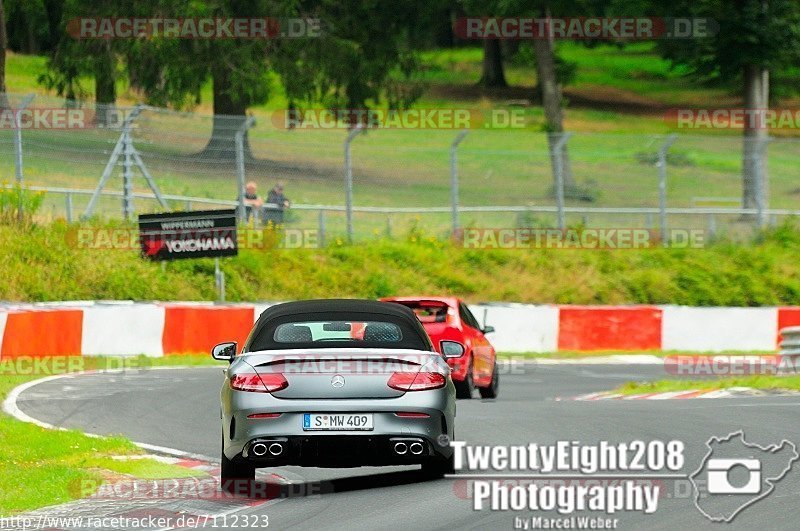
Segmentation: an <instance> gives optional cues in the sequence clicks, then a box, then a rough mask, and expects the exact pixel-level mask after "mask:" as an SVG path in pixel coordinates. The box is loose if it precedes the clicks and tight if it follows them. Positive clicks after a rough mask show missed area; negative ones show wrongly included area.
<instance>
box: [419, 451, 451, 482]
mask: <svg viewBox="0 0 800 531" xmlns="http://www.w3.org/2000/svg"><path fill="white" fill-rule="evenodd" d="M455 471H456V467H455V455H452V456H450V457H449V458H447V459H435V460H433V461H430V462H427V463H423V464H422V473H423V474H424V475H425V477H427V478H430V479H440V478H443V477H444V476H445V474H454V473H455Z"/></svg>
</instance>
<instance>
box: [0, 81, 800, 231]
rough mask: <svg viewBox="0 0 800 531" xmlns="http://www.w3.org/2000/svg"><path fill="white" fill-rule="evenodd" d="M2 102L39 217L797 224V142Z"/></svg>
mask: <svg viewBox="0 0 800 531" xmlns="http://www.w3.org/2000/svg"><path fill="white" fill-rule="evenodd" d="M5 102H6V104H5V105H6V109H5V110H4V111H3V112H4V114H3V116H4V121H3V124H2V127H0V161H2V162H0V182H2V184H3V185H4V186H6V187H13V186H15V185H17V184H21V185H22V186H24V187H26V188H29V189H32V190H40V191H44V192H45V194H46V197H45V204H44V208H43V209H42V210H41V212H40V215H41V216H42V217H43V218H45V219H54V218H66V219H67V220H69V221H73V222H77V221H79V220H80V219H81V218H86V217H90V216H97V217H101V218H120V217H125V218H128V219H133V218H134V216H135V215H136V214H137V213H148V212H156V211H163V210H191V209H207V208H221V207H228V208H230V207H233V206H237V205H240V204H241V198H242V195H243V193H244V190H243V187H244V184H245V183H246V182H249V181H254V182H256V183H257V184H258V186H259V194H260V195H261V196H262V197H264V196H266V192H267V190H269V189H270V188H271V187H272V186H273V185H274V184H275V183H277V182H282V183H284V185H285V193H286V195H287V196H288V197H289V198H290V199H291V201H292V205H291V208H290V209H288V210H287V211H286V212H285V215H284V222H285V223H286V224H287V225H288V226H294V227H298V228H309V229H320V230H322V231H323V233H324V234H325V235H326V236H327V237H328V238H343V239H346V238H348V237H349V238H353V239H366V238H373V237H380V236H382V235H393V236H397V235H401V234H417V233H420V234H422V233H424V234H429V235H436V236H446V235H448V234H451V233H452V231H453V230H454V229H457V228H458V227H481V228H553V227H555V228H558V227H563V226H578V225H580V226H587V227H609V228H613V227H624V228H649V229H659V228H660V229H662V230H665V229H667V228H683V229H695V228H701V229H706V230H708V231H711V232H713V233H729V234H738V233H741V232H746V231H752V228H753V227H759V226H763V225H765V224H769V223H776V222H778V221H779V220H780V219H781V218H783V217H785V216H790V215H796V214H797V213H798V211H800V207H798V202H800V181H798V179H797V177H796V172H797V170H796V167H797V163H798V161H800V140H798V139H794V138H772V139H769V141H768V142H767V141H761V140H753V142H758V145H757V146H755V147H754V149H747V150H743V139H742V137H741V135H733V134H730V135H722V134H713V135H705V136H699V135H683V134H681V135H642V134H603V133H576V134H572V135H568V136H567V135H563V136H562V135H555V136H552V137H551V138H549V139H548V135H547V134H546V133H536V132H532V131H530V130H519V129H517V130H514V129H505V130H490V129H478V128H476V129H472V130H468V131H460V130H454V129H449V130H447V129H365V130H361V129H359V130H348V129H346V128H344V127H332V128H327V129H326V128H318V129H308V128H303V129H287V128H286V127H283V123H282V119H281V118H280V117H279V116H278V115H277V114H276V115H271V114H268V113H261V114H259V115H257V116H255V117H252V118H251V119H249V120H246V121H243V120H242V118H241V117H224V116H217V117H212V116H210V115H203V114H196V113H179V112H174V111H170V110H165V109H157V108H152V107H144V106H140V107H103V106H101V107H99V108H98V107H97V106H96V105H94V104H92V103H87V102H70V101H66V102H65V100H64V99H62V98H55V97H51V96H42V95H36V96H35V97H33V96H24V95H16V94H8V95H6V96H5ZM22 109H24V110H25V112H22V111H21V110H22ZM48 112H49V113H50V114H49V115H48ZM59 113H60V114H59ZM70 113H72V114H70ZM57 114H58V116H56V115H57ZM62 114H63V115H64V120H66V121H58V120H59V117H61V115H62ZM9 117H11V119H9ZM37 120H38V121H37ZM70 120H72V122H70ZM548 140H550V141H548ZM559 144H560V149H557V150H554V148H553V146H554V145H555V146H557V147H558V145H559ZM556 151H558V152H556ZM745 152H746V153H748V154H749V155H748V156H752V157H757V158H758V160H756V161H754V165H755V167H756V168H761V169H762V171H760V172H756V178H757V179H758V182H757V183H755V185H753V186H754V187H755V188H754V189H755V190H756V192H757V195H756V201H755V204H753V205H743V204H742V189H743V180H742V165H743V163H744V160H743V153H745ZM554 159H556V160H558V162H559V164H555V165H554V164H552V161H553V160H554ZM554 167H555V170H554V169H553V168H554ZM767 176H768V179H767ZM767 182H768V183H769V185H768V186H767ZM745 206H747V208H745Z"/></svg>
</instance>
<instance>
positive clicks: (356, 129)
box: [344, 124, 364, 242]
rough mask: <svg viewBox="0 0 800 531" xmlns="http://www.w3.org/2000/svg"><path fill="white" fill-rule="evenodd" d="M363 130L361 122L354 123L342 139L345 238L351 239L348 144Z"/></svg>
mask: <svg viewBox="0 0 800 531" xmlns="http://www.w3.org/2000/svg"><path fill="white" fill-rule="evenodd" d="M363 131H364V128H363V126H362V125H361V124H358V125H356V126H355V127H354V128H353V130H352V131H350V133H348V135H347V138H346V139H345V141H344V202H345V209H346V210H347V239H348V241H351V242H352V241H353V164H352V160H351V159H350V144H351V143H352V142H353V139H354V138H355V137H357V136H358V135H359V134H361V133H362V132H363Z"/></svg>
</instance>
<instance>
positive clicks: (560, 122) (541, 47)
mask: <svg viewBox="0 0 800 531" xmlns="http://www.w3.org/2000/svg"><path fill="white" fill-rule="evenodd" d="M533 52H534V54H535V55H536V76H537V77H538V85H539V87H538V88H539V91H540V93H541V95H542V107H543V109H544V119H545V124H546V127H547V132H548V136H547V143H548V146H549V147H550V164H551V166H552V168H553V180H554V181H555V173H556V157H557V156H558V154H557V153H556V152H555V150H554V147H555V143H556V142H557V141H558V139H559V137H560V135H561V134H562V133H563V132H564V113H563V111H562V108H561V86H560V85H559V83H558V79H557V78H556V63H555V52H554V50H553V41H552V40H551V39H546V38H539V39H534V40H533ZM561 157H562V159H561V160H562V162H561V167H562V172H563V182H564V196H565V197H574V196H576V195H577V189H576V186H575V179H574V178H573V177H572V165H571V164H570V161H569V150H567V148H566V147H564V149H563V151H562V155H561Z"/></svg>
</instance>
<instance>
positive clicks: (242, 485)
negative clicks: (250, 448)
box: [219, 451, 256, 496]
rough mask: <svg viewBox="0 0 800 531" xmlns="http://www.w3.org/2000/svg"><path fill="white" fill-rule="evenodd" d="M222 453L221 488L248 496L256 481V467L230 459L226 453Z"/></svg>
mask: <svg viewBox="0 0 800 531" xmlns="http://www.w3.org/2000/svg"><path fill="white" fill-rule="evenodd" d="M220 453H221V456H220V471H219V486H220V488H221V489H222V490H224V491H227V492H230V493H233V494H241V495H243V496H246V495H248V493H249V492H250V488H251V486H252V484H253V482H254V481H255V479H256V467H254V466H252V465H251V464H249V463H246V462H243V461H238V460H235V459H228V458H227V457H225V452H224V451H222V452H220Z"/></svg>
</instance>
